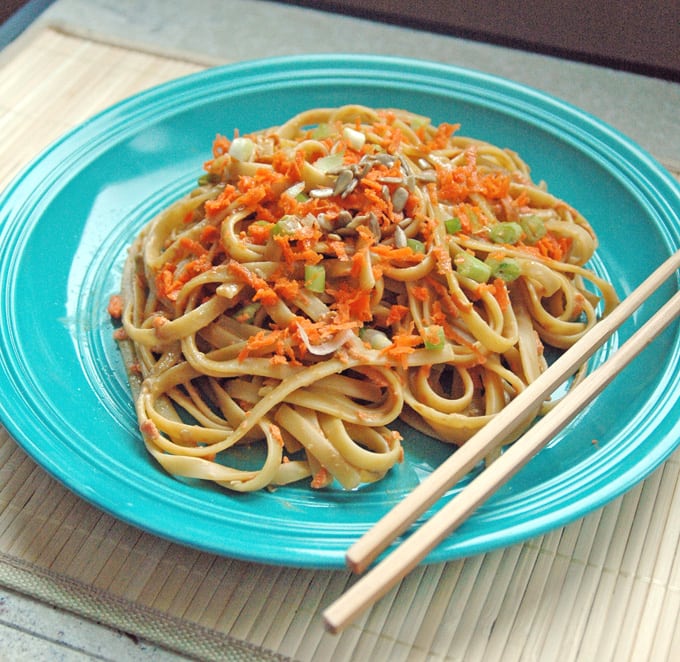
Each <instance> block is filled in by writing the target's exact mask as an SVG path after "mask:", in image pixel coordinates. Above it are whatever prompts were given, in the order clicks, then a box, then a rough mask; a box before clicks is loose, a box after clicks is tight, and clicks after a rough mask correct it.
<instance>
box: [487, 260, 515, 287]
mask: <svg viewBox="0 0 680 662" xmlns="http://www.w3.org/2000/svg"><path fill="white" fill-rule="evenodd" d="M484 262H485V264H486V265H487V266H488V267H489V268H490V269H491V275H492V276H493V277H494V278H500V279H501V280H504V281H505V282H506V283H510V282H512V281H513V280H516V279H517V278H519V276H520V274H521V269H520V267H519V263H518V262H517V260H514V259H513V258H511V257H504V258H502V259H497V258H494V257H488V258H486V260H485V261H484Z"/></svg>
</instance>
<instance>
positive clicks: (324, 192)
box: [309, 187, 333, 198]
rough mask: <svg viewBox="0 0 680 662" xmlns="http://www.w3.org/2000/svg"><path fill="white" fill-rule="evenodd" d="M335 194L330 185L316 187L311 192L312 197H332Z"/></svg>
mask: <svg viewBox="0 0 680 662" xmlns="http://www.w3.org/2000/svg"><path fill="white" fill-rule="evenodd" d="M332 195H333V189H332V188H330V187H323V188H315V189H312V190H311V191H310V192H309V197H310V198H330V197H331V196H332Z"/></svg>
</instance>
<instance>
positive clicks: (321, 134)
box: [312, 122, 331, 140]
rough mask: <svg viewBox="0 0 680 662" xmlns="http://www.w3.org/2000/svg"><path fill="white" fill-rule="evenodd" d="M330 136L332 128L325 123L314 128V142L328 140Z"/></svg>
mask: <svg viewBox="0 0 680 662" xmlns="http://www.w3.org/2000/svg"><path fill="white" fill-rule="evenodd" d="M330 134H331V130H330V127H329V126H328V124H326V123H325V122H322V123H321V124H318V125H317V126H316V127H314V130H313V131H312V138H313V139H314V140H323V139H324V138H328V136H330Z"/></svg>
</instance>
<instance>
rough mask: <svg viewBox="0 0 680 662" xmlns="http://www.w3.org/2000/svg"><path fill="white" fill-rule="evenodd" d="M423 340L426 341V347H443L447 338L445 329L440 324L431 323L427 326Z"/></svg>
mask: <svg viewBox="0 0 680 662" xmlns="http://www.w3.org/2000/svg"><path fill="white" fill-rule="evenodd" d="M424 331H425V333H424V335H423V340H424V342H425V349H443V348H444V343H445V342H446V338H445V336H444V329H443V328H442V327H441V326H439V324H431V325H430V326H427V327H425V329H424Z"/></svg>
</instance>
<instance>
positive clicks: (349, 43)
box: [0, 0, 680, 660]
mask: <svg viewBox="0 0 680 662" xmlns="http://www.w3.org/2000/svg"><path fill="white" fill-rule="evenodd" d="M302 26H303V28H304V29H303V28H302ZM46 27H52V28H56V29H57V30H58V31H60V32H62V33H68V34H69V35H76V36H78V37H82V38H87V39H89V40H92V41H93V42H95V43H96V42H103V43H112V44H116V45H118V46H120V47H123V48H130V49H133V50H134V49H138V50H139V51H140V52H147V53H157V54H160V55H162V56H163V57H170V58H175V59H176V61H182V62H186V63H189V64H188V65H187V71H189V70H191V68H192V67H193V65H195V66H196V67H197V68H200V67H203V66H209V65H210V64H218V63H223V62H227V61H237V60H245V59H253V58H260V57H268V56H275V55H284V54H296V53H303V52H308V53H312V52H347V51H353V52H366V53H369V52H370V53H377V54H390V55H403V56H409V57H419V58H424V59H429V60H434V61H441V62H446V63H450V64H457V65H462V66H467V67H470V68H474V69H478V70H482V71H486V72H489V73H492V74H496V75H501V76H504V77H506V78H509V79H512V80H516V81H518V82H520V83H525V84H529V85H532V86H534V87H537V88H539V89H541V90H543V91H546V92H549V93H551V94H554V95H556V96H558V97H561V98H563V99H567V100H569V101H570V102H571V103H573V104H574V105H576V106H579V107H581V108H583V109H585V110H586V111H588V112H591V113H592V114H593V115H596V116H598V117H600V118H601V119H603V120H605V121H606V122H608V123H609V124H611V125H613V126H614V127H616V128H618V129H619V130H621V131H622V132H623V133H625V134H627V135H628V136H629V137H631V138H632V139H633V140H635V141H636V142H637V143H639V144H640V145H641V146H642V147H643V148H645V149H646V150H648V151H649V152H651V153H652V154H653V155H655V156H656V157H657V158H658V159H659V160H661V161H662V162H664V163H666V164H667V165H669V166H671V167H673V166H675V165H677V164H678V163H679V159H680V119H679V117H678V108H680V85H678V84H677V83H673V82H669V81H665V80H659V79H654V78H649V77H645V76H640V75H636V74H631V73H625V72H621V71H615V70H611V69H606V68H602V67H596V66H590V65H587V64H584V63H577V62H571V61H567V60H561V59H557V58H552V57H547V56H542V55H536V54H529V53H525V52H522V51H517V50H512V49H507V48H501V47H496V46H491V45H489V44H481V43H475V42H472V41H467V40H464V39H458V38H455V37H448V36H444V35H435V34H429V33H424V32H418V31H415V30H411V29H405V28H399V27H396V26H389V25H382V24H378V23H372V22H369V21H363V20H360V19H354V18H349V17H346V16H336V15H332V14H328V13H324V12H318V11H314V10H310V9H303V8H300V7H291V6H286V5H282V4H278V3H272V2H267V1H264V0H251V1H247V0H202V1H201V3H200V10H199V9H197V5H196V3H195V2H189V1H183V0H175V1H174V2H167V1H163V0H119V1H118V2H116V3H112V2H109V1H107V0H57V1H56V2H54V3H53V4H51V5H50V6H49V7H48V8H47V10H46V11H45V12H43V13H42V14H41V15H40V16H38V17H36V18H35V21H34V22H33V24H32V25H31V26H30V28H29V32H30V31H34V32H35V31H37V30H39V29H41V28H46ZM301 33H302V34H303V35H304V38H301ZM25 38H26V35H22V36H21V37H20V38H19V39H18V40H17V41H15V42H14V43H12V44H10V45H9V46H7V47H6V48H5V49H4V51H3V52H2V53H0V65H2V63H3V62H6V61H7V60H8V59H9V58H11V57H12V55H13V53H15V52H16V51H17V50H18V49H20V48H21V47H22V43H23V42H22V40H23V39H25ZM1 98H2V95H1V94H0V99H1ZM2 105H3V104H2V101H1V100H0V111H2ZM0 117H1V115H0ZM660 480H661V479H660ZM671 604H676V603H674V602H671ZM676 608H677V606H676ZM2 651H11V652H12V659H18V660H23V659H26V660H28V659H31V660H42V659H45V660H47V659H64V660H85V659H103V660H109V659H110V660H113V659H116V660H161V659H162V660H174V659H177V660H180V659H185V658H184V657H182V656H181V655H178V654H175V653H171V652H170V651H168V650H165V649H163V648H161V647H159V646H156V645H153V644H149V643H146V642H144V641H143V640H142V641H140V640H139V639H138V638H137V637H132V636H129V635H126V634H124V633H122V632H120V631H117V630H115V629H113V628H110V627H106V626H103V625H98V624H97V623H95V622H93V621H92V620H91V619H88V618H81V617H80V616H77V615H74V614H72V613H69V612H68V611H65V610H62V609H60V608H57V607H55V606H52V605H50V604H45V603H43V602H41V601H37V600H35V599H34V598H32V597H29V596H27V595H24V594H22V593H21V592H20V591H15V590H12V589H11V588H9V589H2V590H0V653H1V652H2Z"/></svg>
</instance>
